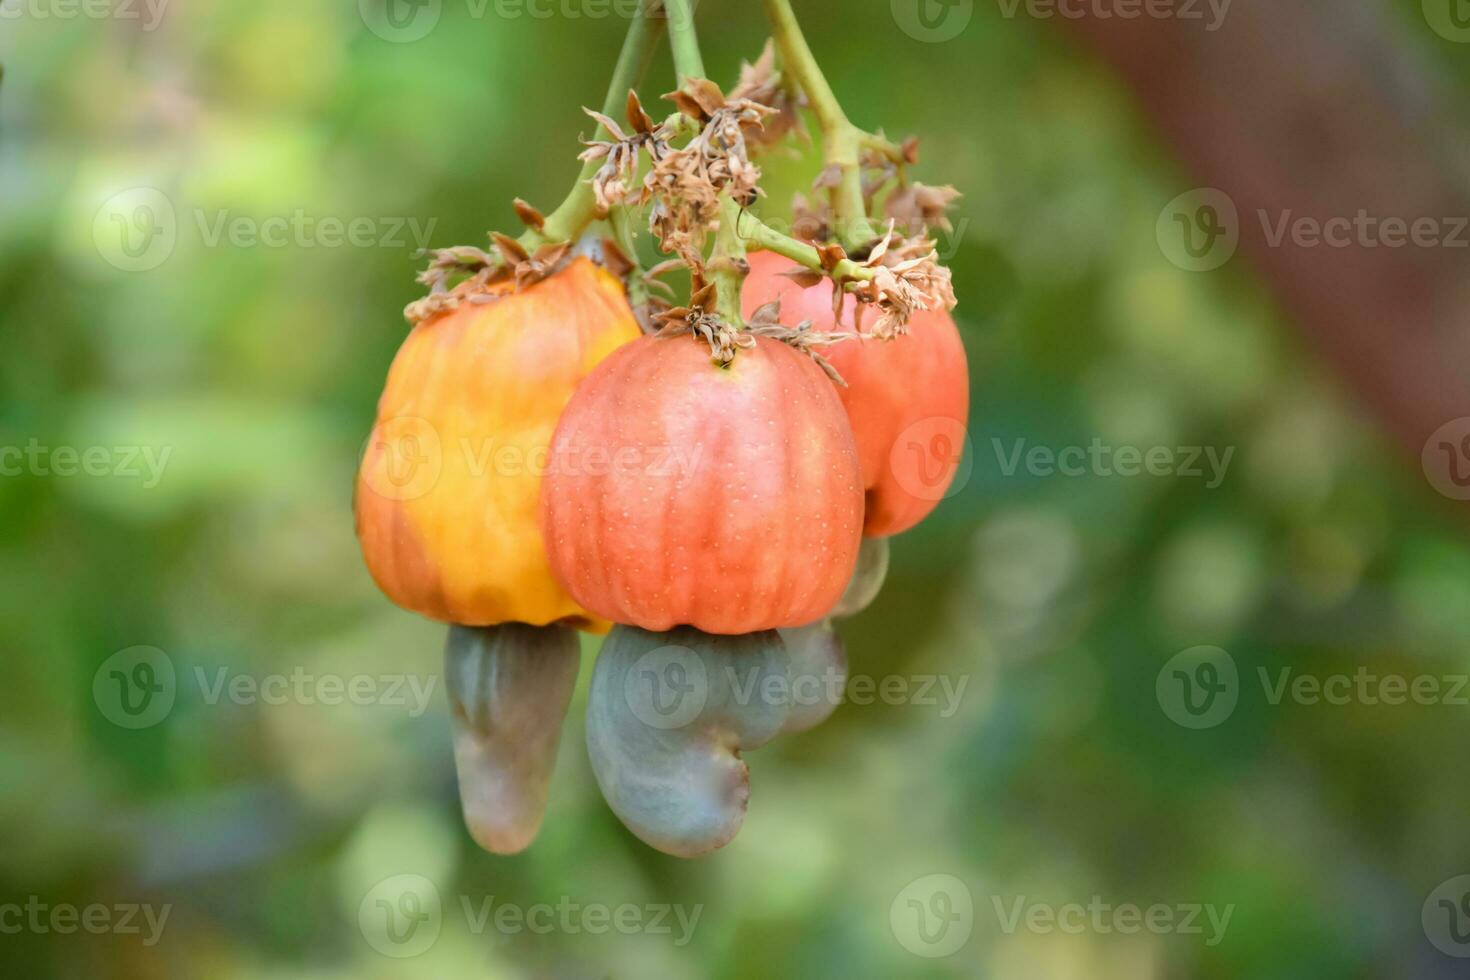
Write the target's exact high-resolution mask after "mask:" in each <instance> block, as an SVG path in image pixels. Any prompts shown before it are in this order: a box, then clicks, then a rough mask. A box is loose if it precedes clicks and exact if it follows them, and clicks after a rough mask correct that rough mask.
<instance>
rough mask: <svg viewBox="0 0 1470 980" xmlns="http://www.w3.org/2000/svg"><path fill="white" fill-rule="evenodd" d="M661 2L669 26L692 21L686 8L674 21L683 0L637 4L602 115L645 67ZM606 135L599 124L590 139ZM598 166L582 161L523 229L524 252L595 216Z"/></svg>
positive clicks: (578, 229)
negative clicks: (549, 206)
mask: <svg viewBox="0 0 1470 980" xmlns="http://www.w3.org/2000/svg"><path fill="white" fill-rule="evenodd" d="M661 3H663V5H664V9H665V10H666V11H667V19H668V20H669V22H670V24H671V25H672V24H675V23H685V22H688V23H691V24H692V21H691V20H690V19H689V17H688V10H687V7H686V8H685V10H684V12H683V14H682V15H680V16H679V18H678V20H677V21H676V20H675V10H674V8H675V7H676V6H680V5H683V4H684V0H669V2H667V3H664V0H646V2H645V3H644V4H642V5H640V7H639V9H638V14H637V16H635V17H634V18H633V19H632V22H631V23H630V24H629V25H628V34H627V37H626V38H625V39H624V40H623V49H622V51H621V52H620V53H619V54H618V63H617V65H616V67H614V68H613V75H612V81H611V82H609V83H608V87H607V98H606V99H604V100H603V103H602V113H603V115H605V116H611V117H613V118H617V117H618V116H619V115H621V114H622V111H623V107H624V105H625V104H626V103H627V100H628V92H629V90H631V89H632V88H633V87H634V85H635V84H636V83H637V81H638V79H639V78H640V77H642V75H643V73H644V71H645V70H646V69H647V67H648V62H649V60H650V59H651V58H652V56H653V52H654V49H655V48H656V47H657V45H658V41H659V38H660V36H661V35H662V32H663V27H664V20H665V17H660V16H654V14H655V12H656V10H657V8H658V7H659V5H660V4H661ZM691 29H692V28H691ZM676 55H677V51H676ZM606 138H608V133H607V131H606V130H605V129H603V127H601V126H599V127H598V131H597V135H596V136H595V137H594V139H606ZM599 166H601V164H600V162H599V161H596V160H589V161H587V162H586V163H585V164H583V166H582V172H581V173H580V174H579V175H578V176H577V181H576V183H575V184H573V185H572V189H571V190H570V191H569V192H568V193H567V196H566V198H565V199H564V200H563V201H562V202H561V204H559V205H557V208H556V210H555V211H553V212H551V214H549V215H547V217H546V222H545V224H543V225H542V226H541V227H540V228H539V229H538V228H530V229H527V230H526V233H525V234H524V235H522V236H521V237H520V243H521V245H522V246H524V247H525V249H526V250H527V251H535V249H536V248H537V247H538V246H541V245H544V244H546V243H547V242H566V241H571V240H573V239H574V238H576V237H577V236H578V235H580V234H581V233H582V232H583V231H584V230H585V229H586V228H587V226H588V225H590V224H591V223H592V222H593V221H594V220H595V219H596V218H597V199H596V196H595V195H594V194H593V192H592V177H593V175H595V174H596V173H597V169H598V167H599Z"/></svg>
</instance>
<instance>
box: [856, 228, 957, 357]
mask: <svg viewBox="0 0 1470 980" xmlns="http://www.w3.org/2000/svg"><path fill="white" fill-rule="evenodd" d="M860 264H861V265H862V266H863V267H864V268H868V269H872V270H873V272H874V275H873V278H872V279H869V280H866V281H864V282H860V283H859V284H858V285H857V287H856V288H855V289H853V294H854V295H855V296H857V298H858V300H859V301H860V302H862V303H867V304H869V305H872V306H876V307H877V308H878V320H877V322H876V323H874V324H873V329H872V330H871V331H869V332H868V334H867V335H868V336H872V337H876V338H878V339H879V340H892V339H893V338H894V337H900V336H902V335H904V334H906V333H908V324H909V318H910V317H911V316H913V314H914V311H915V310H939V309H943V310H952V309H954V306H955V295H954V283H953V281H952V279H951V274H950V271H949V269H947V268H945V267H944V266H942V265H940V264H939V253H938V252H936V251H935V248H934V241H933V240H932V239H929V238H924V237H915V238H904V237H902V236H900V235H897V234H896V233H895V232H894V228H893V223H892V222H891V221H890V222H889V225H888V232H887V233H886V234H885V235H884V236H883V237H882V238H881V239H879V241H878V244H877V245H875V246H873V249H872V251H871V252H869V253H868V258H867V259H866V260H865V261H863V262H862V263H860ZM859 312H861V311H859ZM859 329H861V326H859Z"/></svg>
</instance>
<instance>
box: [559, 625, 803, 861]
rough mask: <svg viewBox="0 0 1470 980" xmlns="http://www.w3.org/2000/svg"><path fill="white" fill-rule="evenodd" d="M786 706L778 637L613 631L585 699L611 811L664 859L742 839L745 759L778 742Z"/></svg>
mask: <svg viewBox="0 0 1470 980" xmlns="http://www.w3.org/2000/svg"><path fill="white" fill-rule="evenodd" d="M789 699H790V674H789V671H788V667H787V654H786V649H785V646H784V644H783V643H782V641H781V638H780V636H779V635H778V634H777V633H776V632H775V631H767V632H764V633H751V634H747V635H745V636H715V635H712V634H709V633H703V632H700V631H699V630H696V629H692V628H689V627H679V628H677V629H674V630H671V631H669V632H667V633H650V632H648V631H646V630H642V629H639V628H637V627H634V626H615V627H613V630H612V632H611V633H610V634H608V637H607V640H606V641H605V642H604V643H603V646H602V652H601V654H599V655H598V658H597V667H596V670H595V671H594V672H593V675H592V688H591V691H590V693H589V695H588V700H587V751H588V754H589V755H590V757H591V760H592V771H593V773H594V774H595V775H596V777H597V784H598V786H600V787H601V788H602V795H603V797H604V798H605V799H606V800H607V803H608V806H610V807H611V808H612V810H613V812H614V813H616V814H617V815H618V819H620V820H622V822H623V823H624V824H625V825H626V826H627V828H628V829H629V830H631V831H632V832H633V833H634V834H636V835H637V836H638V837H639V838H640V839H642V840H643V841H644V842H645V843H647V844H648V845H649V846H651V847H654V848H657V849H658V850H660V851H663V852H664V853H666V854H673V855H675V856H676V857H696V856H698V855H700V854H704V853H707V852H709V851H713V850H716V849H717V848H720V847H723V846H724V845H725V844H727V843H729V842H730V840H731V839H732V838H734V836H735V834H736V833H737V832H738V831H739V830H740V825H741V823H742V822H743V821H744V819H745V808H746V803H747V801H748V800H749V796H750V773H749V770H748V768H747V767H746V764H745V761H744V760H743V759H741V757H740V751H741V750H742V749H754V748H758V747H760V746H762V745H764V744H766V743H767V742H769V741H770V740H771V739H772V738H774V737H775V736H776V735H777V734H779V733H780V731H781V729H782V726H783V725H784V723H785V721H786V717H787V714H788V713H789Z"/></svg>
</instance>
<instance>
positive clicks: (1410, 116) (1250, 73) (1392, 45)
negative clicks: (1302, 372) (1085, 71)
mask: <svg viewBox="0 0 1470 980" xmlns="http://www.w3.org/2000/svg"><path fill="white" fill-rule="evenodd" d="M1077 6H1078V8H1079V9H1086V10H1088V11H1089V12H1088V14H1087V15H1086V16H1084V17H1082V18H1080V19H1078V20H1076V21H1072V22H1071V23H1072V25H1073V29H1074V32H1075V36H1080V37H1081V38H1082V39H1084V41H1085V43H1086V44H1087V45H1089V46H1090V47H1091V48H1092V49H1093V50H1095V51H1096V52H1097V53H1099V54H1100V55H1101V56H1102V57H1103V58H1104V59H1106V60H1107V61H1108V62H1110V63H1111V64H1112V65H1113V66H1114V67H1115V69H1116V70H1117V71H1118V72H1119V73H1120V74H1121V75H1122V76H1123V78H1124V79H1125V80H1126V83H1127V84H1128V85H1129V86H1130V87H1131V88H1132V89H1133V91H1134V92H1135V94H1136V96H1137V99H1138V101H1139V104H1140V105H1141V106H1142V107H1143V108H1144V111H1145V112H1146V113H1147V114H1148V115H1149V116H1150V117H1151V118H1152V120H1153V122H1154V123H1155V124H1156V125H1157V126H1158V128H1159V129H1160V130H1161V131H1162V133H1163V135H1164V136H1165V137H1166V138H1167V139H1168V141H1169V142H1170V143H1171V144H1172V145H1173V147H1174V148H1175V149H1176V150H1177V152H1178V153H1179V155H1180V156H1181V158H1182V159H1183V160H1184V162H1185V164H1186V165H1187V166H1188V167H1189V168H1190V170H1191V171H1192V172H1193V174H1194V176H1195V178H1196V179H1197V181H1198V183H1200V184H1201V185H1203V186H1212V187H1216V188H1219V189H1220V190H1223V191H1225V192H1226V193H1227V194H1229V195H1230V196H1231V197H1232V198H1233V199H1234V201H1235V203H1236V205H1237V207H1238V209H1239V213H1240V216H1239V220H1240V225H1241V228H1240V231H1241V250H1242V252H1243V254H1245V255H1246V256H1248V257H1249V258H1250V260H1251V261H1252V262H1253V263H1254V265H1255V266H1256V267H1257V269H1258V270H1259V271H1260V272H1261V273H1262V275H1263V276H1264V277H1265V279H1266V280H1267V281H1268V283H1269V284H1270V285H1271V286H1272V287H1273V288H1274V290H1275V291H1276V293H1277V295H1278V296H1279V297H1280V298H1281V300H1282V302H1283V303H1284V305H1285V307H1286V309H1287V312H1288V314H1289V315H1290V316H1291V317H1292V319H1293V320H1294V321H1295V322H1296V323H1297V324H1299V325H1300V326H1301V328H1302V329H1303V330H1305V332H1306V333H1307V334H1308V335H1309V336H1310V338H1311V339H1312V341H1313V342H1314V343H1315V344H1316V345H1317V346H1318V347H1319V348H1320V349H1321V351H1322V352H1323V353H1324V354H1325V355H1326V357H1327V358H1328V360H1329V361H1330V362H1332V363H1333V364H1334V365H1335V366H1336V367H1337V369H1338V370H1339V371H1340V372H1341V373H1342V375H1343V376H1344V377H1345V378H1346V379H1347V380H1348V381H1349V383H1350V384H1351V385H1352V387H1354V388H1355V389H1356V390H1357V391H1358V392H1359V393H1360V394H1361V395H1362V397H1363V398H1364V399H1365V401H1366V402H1367V403H1368V405H1369V406H1371V408H1372V409H1373V410H1374V411H1375V412H1376V413H1377V414H1378V415H1379V416H1380V417H1381V418H1382V419H1383V421H1384V422H1385V423H1386V425H1387V426H1388V428H1389V429H1390V430H1392V431H1393V432H1394V433H1395V434H1396V435H1397V436H1398V437H1399V438H1400V439H1401V440H1403V441H1404V443H1405V444H1406V446H1407V448H1409V449H1410V450H1411V451H1412V452H1413V453H1414V454H1415V455H1416V456H1417V455H1418V454H1419V452H1420V450H1421V448H1422V447H1423V446H1424V443H1425V440H1426V439H1427V438H1428V437H1429V435H1430V434H1431V433H1433V432H1434V431H1435V430H1436V429H1438V428H1439V427H1440V426H1441V425H1443V424H1445V423H1446V422H1448V421H1450V420H1451V419H1455V418H1458V417H1461V416H1467V415H1470V229H1466V228H1465V227H1464V226H1463V224H1462V223H1463V222H1464V220H1465V219H1466V217H1467V216H1470V200H1467V196H1466V189H1467V181H1466V174H1465V171H1464V169H1463V168H1464V165H1465V158H1464V154H1465V152H1466V149H1467V147H1466V145H1465V143H1464V136H1463V131H1462V130H1459V129H1458V128H1457V127H1455V126H1450V125H1447V124H1446V121H1445V119H1444V118H1442V117H1441V118H1437V117H1436V111H1437V108H1436V105H1435V100H1434V98H1433V95H1432V92H1433V90H1434V85H1433V84H1432V78H1430V77H1429V76H1427V75H1426V71H1425V68H1424V66H1422V65H1420V64H1417V63H1416V62H1415V60H1414V57H1413V54H1412V52H1411V51H1410V50H1408V48H1407V47H1406V46H1405V45H1403V44H1402V43H1401V42H1400V40H1396V39H1402V37H1403V30H1402V27H1401V25H1398V24H1395V23H1391V22H1390V18H1389V14H1390V11H1389V10H1387V9H1386V6H1385V4H1384V3H1382V2H1376V0H1234V3H1233V4H1232V5H1231V6H1230V8H1229V11H1228V14H1227V15H1226V17H1225V18H1224V22H1223V25H1222V26H1221V27H1220V29H1219V30H1216V31H1214V32H1208V31H1206V29H1205V24H1206V23H1208V21H1209V20H1210V19H1211V18H1210V16H1209V15H1208V4H1205V3H1201V5H1200V6H1201V7H1203V8H1205V11H1206V18H1205V20H1204V21H1199V20H1183V19H1179V18H1168V19H1159V18H1150V17H1148V16H1147V15H1145V16H1141V17H1139V18H1137V19H1131V20H1125V19H1120V18H1118V17H1116V16H1114V17H1110V18H1109V17H1102V16H1098V14H1097V10H1096V9H1095V8H1094V7H1093V5H1090V4H1078V5H1077ZM1176 6H1177V5H1176ZM1145 9H1146V8H1145ZM1423 29H1424V31H1425V32H1426V36H1428V37H1431V38H1433V35H1432V33H1431V32H1430V28H1429V27H1428V26H1427V25H1426V26H1425V27H1424V28H1423ZM1434 40H1435V41H1436V43H1438V39H1437V38H1434ZM1467 55H1470V50H1467ZM1161 205H1162V202H1161ZM1360 212H1366V213H1367V214H1368V215H1369V216H1373V217H1376V218H1378V219H1380V220H1381V219H1384V218H1398V219H1403V220H1404V221H1406V222H1407V223H1408V224H1409V225H1410V226H1412V225H1413V223H1414V221H1415V220H1416V219H1419V218H1432V219H1434V220H1435V222H1436V223H1437V227H1438V228H1439V229H1440V232H1441V234H1443V235H1446V236H1447V235H1450V234H1456V235H1457V237H1458V245H1457V246H1451V245H1450V244H1449V243H1445V244H1442V245H1436V246H1432V247H1426V246H1423V245H1415V244H1413V243H1412V242H1410V243H1409V244H1406V245H1403V246H1401V247H1387V246H1385V245H1383V244H1382V243H1381V241H1380V244H1379V245H1378V246H1377V247H1373V246H1371V245H1370V244H1368V243H1367V242H1365V241H1363V240H1360V239H1361V237H1362V236H1360V235H1359V234H1358V233H1356V232H1354V233H1353V235H1352V244H1351V245H1349V246H1347V247H1329V246H1328V245H1326V244H1324V243H1319V244H1317V245H1316V246H1314V247H1303V246H1302V245H1300V244H1298V243H1294V242H1293V241H1292V238H1291V236H1290V235H1288V236H1287V238H1286V239H1285V240H1281V241H1273V240H1274V239H1276V238H1277V229H1278V228H1279V222H1280V220H1281V218H1282V216H1284V215H1288V214H1289V215H1291V216H1292V217H1293V219H1294V218H1296V217H1309V218H1314V219H1317V220H1319V221H1326V220H1327V219H1330V218H1349V219H1355V218H1356V217H1357V216H1358V215H1359V213H1360ZM1446 219H1449V220H1446ZM1454 219H1459V220H1458V221H1456V220H1454ZM1267 227H1269V228H1270V229H1271V230H1270V233H1269V234H1268V233H1267V230H1266V228H1267Z"/></svg>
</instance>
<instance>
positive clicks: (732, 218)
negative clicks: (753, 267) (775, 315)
mask: <svg viewBox="0 0 1470 980" xmlns="http://www.w3.org/2000/svg"><path fill="white" fill-rule="evenodd" d="M740 221H741V210H740V205H739V204H737V203H735V201H734V200H733V199H731V198H729V197H725V198H722V199H721V200H720V227H719V228H718V229H716V231H715V246H714V249H713V251H712V252H711V253H710V259H709V262H708V264H707V265H706V268H707V269H708V271H709V277H710V281H711V282H713V283H714V284H715V287H716V296H715V312H716V313H718V314H719V315H720V319H721V320H724V321H725V322H726V323H728V324H730V326H732V327H734V328H735V329H737V330H740V329H744V327H745V318H744V317H743V316H741V314H740V291H741V289H742V288H744V285H745V277H746V275H747V274H748V273H749V272H750V265H749V263H747V262H746V261H745V240H744V239H742V238H741V237H740Z"/></svg>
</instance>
